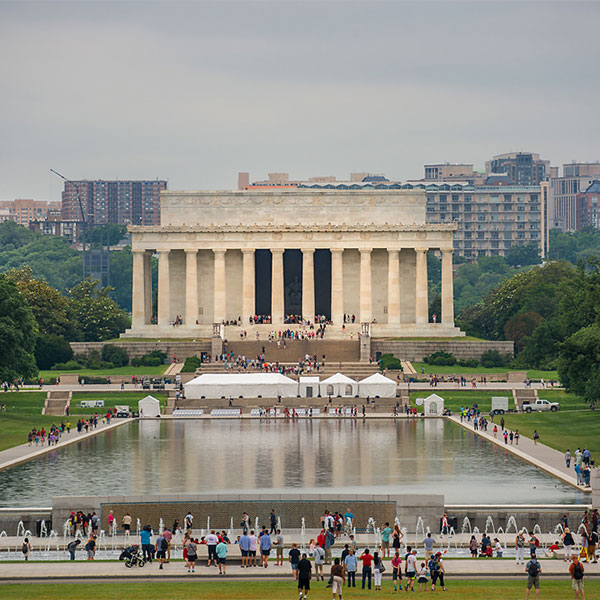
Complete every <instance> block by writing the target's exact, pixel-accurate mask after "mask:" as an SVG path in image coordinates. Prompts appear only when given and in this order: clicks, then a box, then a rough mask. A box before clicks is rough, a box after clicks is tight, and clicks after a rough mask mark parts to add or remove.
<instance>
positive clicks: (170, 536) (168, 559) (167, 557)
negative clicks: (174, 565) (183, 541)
mask: <svg viewBox="0 0 600 600" xmlns="http://www.w3.org/2000/svg"><path fill="white" fill-rule="evenodd" d="M163 537H164V538H165V540H166V541H167V550H166V555H165V562H166V563H168V562H171V541H172V539H173V534H172V533H171V530H170V529H164V530H163Z"/></svg>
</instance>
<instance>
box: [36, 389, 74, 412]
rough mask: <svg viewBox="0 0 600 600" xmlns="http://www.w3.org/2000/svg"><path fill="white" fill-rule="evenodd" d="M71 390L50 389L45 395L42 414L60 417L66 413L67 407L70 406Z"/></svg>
mask: <svg viewBox="0 0 600 600" xmlns="http://www.w3.org/2000/svg"><path fill="white" fill-rule="evenodd" d="M72 397H73V392H68V391H64V390H50V391H49V392H48V394H47V395H46V400H45V402H44V408H42V414H43V415H55V416H59V417H62V416H64V415H65V414H66V409H67V407H69V406H71V399H72Z"/></svg>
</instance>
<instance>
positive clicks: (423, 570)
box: [417, 562, 428, 592]
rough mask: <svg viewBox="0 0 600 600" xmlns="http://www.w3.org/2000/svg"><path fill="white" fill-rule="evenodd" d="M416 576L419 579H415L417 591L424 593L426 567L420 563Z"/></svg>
mask: <svg viewBox="0 0 600 600" xmlns="http://www.w3.org/2000/svg"><path fill="white" fill-rule="evenodd" d="M418 576H419V578H418V579H417V581H418V582H419V591H420V592H426V591H427V581H428V577H427V567H426V566H425V563H424V562H422V563H421V568H420V569H419V573H418Z"/></svg>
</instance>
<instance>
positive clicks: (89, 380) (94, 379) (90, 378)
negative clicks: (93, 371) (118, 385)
mask: <svg viewBox="0 0 600 600" xmlns="http://www.w3.org/2000/svg"><path fill="white" fill-rule="evenodd" d="M79 379H80V380H81V379H84V380H85V382H86V383H95V384H103V383H108V379H107V378H106V377H95V376H88V375H84V376H81V377H80V378H79Z"/></svg>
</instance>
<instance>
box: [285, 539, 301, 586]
mask: <svg viewBox="0 0 600 600" xmlns="http://www.w3.org/2000/svg"><path fill="white" fill-rule="evenodd" d="M288 558H289V561H290V566H291V567H292V573H293V574H294V579H298V563H299V562H300V550H298V544H296V543H295V542H294V543H293V544H292V548H291V550H290V551H289V552H288Z"/></svg>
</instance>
